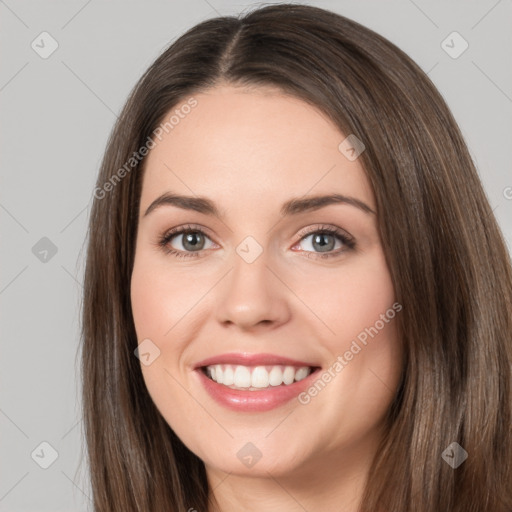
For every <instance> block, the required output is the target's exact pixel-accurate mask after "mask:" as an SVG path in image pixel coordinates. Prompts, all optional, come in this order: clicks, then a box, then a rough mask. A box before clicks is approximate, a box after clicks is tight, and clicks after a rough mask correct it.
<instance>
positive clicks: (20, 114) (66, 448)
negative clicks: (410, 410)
mask: <svg viewBox="0 0 512 512" xmlns="http://www.w3.org/2000/svg"><path fill="white" fill-rule="evenodd" d="M267 3H276V2H267ZM305 3H309V4H312V5H316V6H319V7H325V8H327V9H331V10H333V11H335V12H338V13H340V14H343V15H345V16H347V17H349V18H352V19H354V20H356V21H358V22H360V23H362V24H363V25H365V26H367V27H369V28H371V29H373V30H375V31H377V32H379V33H380V34H382V35H384V36H385V37H387V38H388V39H390V40H391V41H392V42H393V43H395V44H396V45H398V46H399V47H400V48H402V49H403V50H404V51H405V52H407V53H408V54H409V55H410V56H411V57H412V58H413V59H414V60H415V61H416V62H417V63H418V64H419V65H420V66H421V67H422V68H423V69H424V70H425V71H427V72H428V73H429V76H430V77H431V79H432V80H433V82H434V83H435V84H436V86H437V87H438V88H439V90H440V92H441V93H442V95H443V96H444V97H445V99H446V101H447V103H448V105H449V106H450V107H451V109H452V111H453V113H454V115H455V118H456V119H457V121H458V122H459V124H460V126H461V129H462V132H463V134H464V136H465V137H466V141H467V143H468V145H469V147H470V150H471V153H472V155H473V157H474V159H475V161H476V164H477V166H478V169H479V172H480V176H481V179H482V182H483V184H484V187H485V189H486V192H487V194H488V197H489V201H490V204H491V206H492V208H494V212H495V215H496V217H497V219H498V222H499V223H500V225H501V227H502V230H503V232H504V235H505V237H506V240H507V244H508V247H509V249H510V247H511V242H512V215H511V213H512V200H511V199H512V188H510V187H512V173H511V171H510V163H511V160H512V159H511V142H512V139H511V132H512V130H511V124H512V123H511V115H510V113H511V104H512V99H511V98H512V92H511V89H512V87H511V82H512V77H511V67H510V62H511V61H510V49H511V48H512V41H511V39H512V33H511V31H510V26H511V21H512V5H511V1H510V0H509V1H506V0H501V1H496V0H479V1H476V0H472V1H468V0H465V1H462V0H458V1H455V0H451V1H446V0H444V1H426V0H414V1H413V0H394V1H386V2H384V1H382V0H376V1H369V0H363V1H327V0H326V1H317V2H305ZM258 4H259V3H257V2H250V1H248V2H241V3H239V2H228V1H225V0H208V1H207V0H191V1H188V2H184V1H180V2H171V1H157V0H152V1H146V2H143V1H142V0H138V1H126V0H124V1H119V0H118V1H108V2H107V1H102V0H89V1H86V0H85V1H80V2H77V1H69V0H66V1H46V2H41V1H40V0H38V1H25V2H16V1H15V0H5V1H3V0H0V20H1V21H0V22H1V30H0V39H1V48H2V50H3V55H2V68H1V70H0V101H1V108H2V124H1V130H2V132H1V141H2V151H1V158H2V165H1V169H2V180H3V183H2V187H1V189H0V223H1V229H2V262H1V267H0V268H1V274H0V301H1V308H2V317H1V320H2V326H1V343H2V358H1V368H0V375H1V379H2V387H1V390H2V395H1V400H0V428H1V437H0V439H1V445H0V446H1V448H0V449H1V452H0V460H1V461H2V463H1V468H0V510H1V511H10V512H14V511H16V512H18V511H20V512H21V511H34V512H35V511H37V512H45V511H78V510H80V511H82V510H91V502H90V498H89V496H91V492H90V486H89V480H88V476H87V465H86V463H85V462H83V463H82V466H80V459H81V449H82V446H83V444H82V439H83V437H82V436H83V433H82V423H81V412H80V396H79V393H80V371H79V366H78V362H79V360H78V358H77V355H78V346H79V345H78V343H79V306H80V295H81V291H82V284H81V282H82V275H83V267H84V261H83V250H84V240H85V236H86V227H87V219H88V215H89V212H90V205H91V198H92V191H93V188H94V183H95V179H96V174H97V172H98V168H99V165H100V161H101V157H102V154H103V151H104V149H105V144H106V141H107V138H108V135H109V133H110V130H111V128H112V126H113V123H114V121H115V119H116V114H118V113H119V112H120V109H121V107H122V105H123V103H124V101H125V99H126V97H127V95H128V93H129V91H130V90H131V88H132V87H133V86H134V85H135V83H136V81H137V80H138V78H139V77H140V76H141V75H142V73H143V71H144V70H145V69H146V68H147V67H148V66H149V65H150V64H151V62H152V61H153V60H154V58H156V56H157V55H159V54H160V53H161V51H162V50H163V49H164V48H165V47H167V46H168V45H169V43H170V42H171V41H173V40H175V39H176V38H177V37H178V36H179V35H181V34H182V33H183V32H184V31H185V30H186V29H188V28H190V27H192V26H193V25H195V24H196V23H198V22H200V21H202V20H204V19H207V18H211V17H214V16H217V15H228V14H233V13H238V12H240V11H242V10H243V9H244V8H246V7H247V6H250V5H258ZM44 31H46V32H48V33H49V34H51V36H52V37H53V38H54V39H55V40H56V41H57V43H58V45H59V46H58V49H57V50H56V51H55V52H54V53H53V54H52V55H50V56H49V57H48V58H46V59H43V58H42V57H41V56H40V55H39V54H38V53H36V51H35V50H34V49H33V48H32V47H31V44H32V42H33V41H34V40H35V43H34V44H39V47H43V46H44V49H45V51H47V50H48V49H49V48H50V41H49V39H44V41H43V42H41V37H39V35H40V34H41V32H44ZM453 31H457V32H458V33H460V35H461V36H462V37H463V38H464V39H465V40H466V41H467V42H468V44H469V47H468V49H467V50H466V51H465V52H464V53H463V54H462V55H460V56H459V57H458V58H452V57H451V56H450V55H448V54H447V53H446V51H445V50H444V49H443V47H442V46H441V43H442V41H443V40H445V39H446V37H447V36H448V35H449V34H451V33H452V32H453ZM44 37H47V36H44ZM452 41H453V42H452ZM446 44H448V45H450V46H452V47H453V48H452V49H451V50H450V51H452V52H454V51H457V49H460V48H461V46H460V44H461V41H460V40H456V39H455V40H453V38H452V39H448V42H447V43H445V45H446ZM42 50H43V48H41V49H40V51H42ZM439 143H440V144H442V143H443V141H442V140H440V141H439ZM44 237H46V238H47V239H49V240H46V239H44V240H42V241H41V239H42V238H44ZM475 243H476V244H478V243H481V242H480V241H479V240H475ZM34 246H35V248H34ZM52 248H53V252H55V249H56V250H57V252H56V253H55V254H53V252H52ZM44 251H47V252H46V253H45V252H44ZM42 442H46V443H49V445H51V447H53V450H55V451H56V453H58V458H57V459H56V460H55V461H54V462H53V463H52V464H51V465H50V466H49V467H48V468H47V469H43V468H42V467H41V465H45V464H49V463H50V462H52V461H53V458H52V448H50V447H49V446H47V445H43V446H41V443H42ZM80 467H81V468H82V469H81V471H79V468H80Z"/></svg>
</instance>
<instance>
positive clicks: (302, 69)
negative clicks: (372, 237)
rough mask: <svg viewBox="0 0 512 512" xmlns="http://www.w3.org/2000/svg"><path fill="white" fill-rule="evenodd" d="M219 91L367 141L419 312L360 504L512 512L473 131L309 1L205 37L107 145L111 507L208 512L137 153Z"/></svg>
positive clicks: (224, 22) (94, 372) (87, 353)
mask: <svg viewBox="0 0 512 512" xmlns="http://www.w3.org/2000/svg"><path fill="white" fill-rule="evenodd" d="M219 83H229V84H232V85H237V86H245V87H258V86H271V87H277V88H279V89H280V90H281V91H283V92H285V93H287V94H290V95H293V96H295V97H297V98H300V99H302V100H304V101H306V102H308V103H310V104H312V105H314V106H315V107H316V108H318V109H319V110H320V111H322V112H323V113H325V114H326V115H327V116H329V118H330V119H332V121H333V122H334V123H335V125H336V126H337V127H339V129H340V131H341V133H343V134H345V135H348V134H354V135H356V137H357V138H358V139H360V140H361V141H363V143H364V145H365V147H366V150H365V151H364V152H363V153H362V154H361V156H360V161H361V163H362V165H363V167H364V169H365V171H366V174H367V176H368V179H369V180H370V183H371V185H372V187H373V191H374V194H375V197H376V202H377V210H378V223H379V224H378V225H379V230H380V234H381V239H382V243H383V246H384V251H385V254H386V258H387V261H388V265H389V269H390V272H391V277H392V280H393V283H394V288H395V293H396V300H397V301H398V302H399V303H400V304H402V305H403V311H402V313H401V315H400V317H399V318H398V317H397V321H398V322H399V323H398V327H399V332H400V341H401V343H402V345H403V350H404V354H405V357H404V361H405V363H404V368H403V374H402V381H401V384H400V386H399V388H398V390H397V393H396V396H395V399H394V401H393V403H392V406H391V407H390V409H389V414H388V417H387V419H388V423H387V425H388V428H387V434H386V436H385V437H384V439H383V441H382V445H381V447H380V449H379V450H378V452H377V454H376V456H375V460H374V464H373V466H372V469H371V474H370V475H369V477H368V483H367V487H366V491H365V494H364V497H363V498H364V499H363V502H362V505H361V509H360V510H362V511H374V510H382V511H384V512H410V511H412V510H414V511H415V512H439V511H443V512H483V511H493V512H505V511H506V512H510V511H511V510H512V491H511V487H512V486H511V479H512V477H511V464H512V433H511V421H512V404H511V401H512V398H511V396H512V394H511V365H512V344H511V336H512V334H511V333H512V272H511V262H510V256H509V254H508V252H507V249H506V246H505V244H504V242H503V238H502V235H501V233H500V230H499V228H498V226H497V223H496V220H495V218H494V216H493V213H492V211H491V209H490V207H489V204H488V201H487V198H486V195H485V193H484V191H483V189H482V185H481V182H480V180H479V177H478V175H477V171H476V169H475V166H474V164H473V162H472V160H471V157H470V155H469V153H468V149H467V147H466V145H465V142H464V140H463V138H462V136H461V133H460V131H459V128H458V127H457V124H456V122H455V120H454V119H453V117H452V115H451V113H450V110H449V108H448V107H447V105H446V104H445V102H444V100H443V99H442V97H441V96H440V94H439V93H438V92H437V90H436V88H435V87H434V85H433V84H432V82H431V81H430V80H429V78H428V77H427V76H426V75H425V73H424V72H423V71H422V70H421V69H420V68H419V67H418V66H417V65H416V64H415V63H414V62H413V61H412V60H411V59H410V58H409V57H408V56H407V55H406V54H405V53H404V52H402V51H401V50H400V49H398V48H397V47H396V46H394V45H393V44H391V43H390V42H389V41H387V40H386V39H384V38H383V37H381V36H379V35H378V34H376V33H375V32H373V31H371V30H369V29H367V28H365V27H363V26H361V25H359V24H358V23H356V22H354V21H351V20H349V19H347V18H344V17H342V16H339V15H337V14H335V13H332V12H329V11H326V10H323V9H320V8H316V7H312V6H306V5H292V4H280V5H272V6H267V7H264V8H260V9H257V10H254V11H252V12H249V13H246V14H245V15H243V16H240V17H219V18H215V19H210V20H207V21H205V22H202V23H200V24H198V25H196V26H195V27H193V28H192V29H190V30H189V31H188V32H186V33H185V34H184V35H183V36H181V37H180V38H179V39H178V40H177V41H176V42H174V43H173V44H172V45H171V46H170V47H169V48H168V49H167V50H166V51H165V52H164V53H163V54H162V55H161V56H160V57H158V58H157V60H156V61H155V62H154V63H153V64H152V65H151V67H150V68H149V69H148V70H147V71H146V73H145V74H144V75H143V77H142V78H141V79H140V81H139V82H138V84H137V85H136V87H135V88H134V90H133V91H132V93H131V95H130V97H129V99H128V101H127V103H126V105H125V107H124V109H123V111H122V112H121V115H120V117H119V120H118V122H117V124H116V125H115V127H114V129H113V132H112V134H111V137H110V139H109V141H108V146H107V149H106V152H105V156H104V159H103V162H102V166H101V170H100V173H99V176H98V181H97V188H96V190H95V199H94V203H93V207H92V212H91V216H90V224H89V232H88V249H87V261H86V271H85V272H86V275H85V285H84V297H83V317H82V343H83V345H82V373H83V411H84V425H85V435H86V442H87V451H88V462H89V466H90V475H91V485H92V490H93V497H94V507H95V511H97V512H107V511H108V512H112V511H122V512H130V511H144V512H150V511H151V512H163V511H166V512H169V511H176V512H177V511H179V512H185V511H188V510H189V509H191V508H195V509H196V510H198V511H205V510H208V507H209V503H210V500H211V493H210V492H209V489H208V484H207V480H206V473H205V468H204V464H203V462H202V461H201V460H200V459H199V458H198V457H197V456H196V455H195V454H193V453H192V452H191V451H190V450H189V449H188V448H187V447H186V446H184V445H183V443H182V442H181V441H180V439H179V438H178V437H177V436H176V435H175V434H174V432H173V431H172V429H171V428H170V427H169V425H168V424H167V423H166V422H165V420H164V419H163V418H162V416H161V415H160V413H159V412H158V410H157V409H156V407H155V405H154V404H153V402H152V400H151V398H150V396H149V394H148V392H147V389H146V387H145V384H144V381H143V378H142V373H141V369H140V362H139V360H138V359H137V358H136V357H135V356H134V349H135V348H136V347H137V342H138V340H137V337H136V333H135V328H134V323H133V318H132V311H131V303H130V278H131V272H132V268H133V261H134V250H135V237H136V233H137V217H138V210H139V199H140V193H141V184H142V177H143V164H144V161H145V160H144V158H140V157H139V158H137V159H136V161H135V160H130V159H131V158H133V155H134V154H138V152H139V150H140V148H141V147H143V146H144V145H147V141H148V138H150V137H154V132H155V130H156V129H157V127H158V126H159V124H160V123H161V122H162V120H164V119H165V116H166V115H168V114H169V111H170V110H171V109H172V108H173V107H175V106H176V105H177V104H178V103H180V102H182V101H186V100H187V99H189V98H191V97H192V95H193V94H197V93H199V92H201V91H204V90H207V89H209V88H211V87H214V86H215V85H217V84H219ZM127 162H131V163H130V165H129V166H127ZM121 169H124V172H122V171H121ZM139 341H141V340H139ZM452 442H457V443H458V444H459V445H461V446H462V447H463V448H464V450H465V451H466V452H467V453H468V457H467V459H466V460H465V461H464V462H463V463H462V464H461V465H460V466H459V467H457V468H453V467H451V466H450V465H449V464H448V463H447V462H445V460H444V459H443V457H442V454H443V452H444V451H445V449H446V448H447V447H448V446H449V445H451V443H452ZM311 492H312V493H314V492H315V490H314V489H312V490H311Z"/></svg>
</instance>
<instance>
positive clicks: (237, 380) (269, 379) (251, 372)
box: [206, 364, 311, 391]
mask: <svg viewBox="0 0 512 512" xmlns="http://www.w3.org/2000/svg"><path fill="white" fill-rule="evenodd" d="M310 373H311V368H309V367H307V366H304V367H300V368H295V367H293V366H281V365H275V366H253V367H251V366H242V365H230V364H226V365H221V364H216V365H214V366H208V367H207V368H206V374H207V375H208V377H210V378H211V379H212V380H214V381H215V382H217V383H218V384H224V385H225V386H228V387H231V388H233V389H237V388H240V389H246V390H247V389H248V390H249V391H255V390H258V389H264V388H268V387H270V386H281V385H282V384H284V385H285V386H288V385H290V384H293V383H294V382H297V381H299V380H302V379H305V378H306V377H307V376H308V375H309V374H310Z"/></svg>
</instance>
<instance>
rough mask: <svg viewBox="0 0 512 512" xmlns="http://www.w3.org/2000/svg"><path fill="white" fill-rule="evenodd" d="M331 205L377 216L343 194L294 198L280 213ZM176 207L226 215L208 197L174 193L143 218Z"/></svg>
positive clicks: (158, 200)
mask: <svg viewBox="0 0 512 512" xmlns="http://www.w3.org/2000/svg"><path fill="white" fill-rule="evenodd" d="M331 204H347V205H350V206H354V207H355V208H358V209H359V210H362V211H363V212H364V213H368V214H372V213H373V214H375V211H374V210H372V209H371V208H370V207H369V206H368V205H367V204H366V203H364V202H363V201H361V200H360V199H357V198H355V197H350V196H345V195H342V194H329V195H317V196H308V197H300V198H293V199H290V200H288V201H286V202H285V203H283V205H282V206H281V210H280V213H281V215H282V216H283V217H287V216H290V215H298V214H300V213H305V212H311V211H314V210H318V209H320V208H324V207H325V206H329V205H331ZM166 205H169V206H175V207H177V208H181V209H183V210H193V211H196V212H199V213H203V214H205V215H212V216H214V217H217V218H218V219H222V218H224V217H225V213H222V212H221V211H220V210H219V209H218V208H217V206H216V205H215V203H214V202H213V201H211V200H210V199H208V198H206V197H200V196H184V195H180V194H174V193H172V192H166V193H164V194H162V195H161V196H159V197H158V198H156V199H155V200H154V201H153V202H152V203H151V204H150V205H149V207H148V209H147V210H146V212H145V213H144V215H143V217H147V216H148V215H149V214H150V213H151V212H153V211H155V210H156V209H157V208H160V207H162V206H166Z"/></svg>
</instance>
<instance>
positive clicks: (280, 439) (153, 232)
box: [131, 86, 401, 476]
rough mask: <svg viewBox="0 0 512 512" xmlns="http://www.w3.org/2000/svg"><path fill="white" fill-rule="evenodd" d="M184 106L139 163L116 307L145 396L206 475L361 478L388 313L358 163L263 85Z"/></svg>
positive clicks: (371, 447)
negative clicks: (135, 207)
mask: <svg viewBox="0 0 512 512" xmlns="http://www.w3.org/2000/svg"><path fill="white" fill-rule="evenodd" d="M194 98H195V100H196V102H197V104H195V106H194V107H193V108H182V106H183V105H186V104H187V100H188V98H187V99H186V100H185V101H184V102H183V103H182V104H181V106H180V105H178V106H176V107H175V108H174V109H173V112H174V111H175V110H178V115H177V117H175V119H174V122H173V124H172V129H170V130H169V129H168V133H165V132H164V136H163V137H161V141H160V140H158V138H155V139H154V141H155V143H156V145H155V146H154V147H153V148H152V149H151V151H150V153H149V154H148V157H147V160H146V170H145V176H144V180H143V187H142V195H141V202H140V211H139V226H138V234H137V245H136V255H135V264H134V269H133V275H132V281H131V300H132V308H133V315H134V321H135V327H136V331H137V338H138V343H139V344H140V343H143V344H142V345H141V347H140V353H141V354H143V355H141V356H140V358H141V369H142V373H143V376H144V380H145V383H146V385H147V388H148V391H149V393H150V395H151V397H152V399H153V401H154V403H155V405H156V407H157V408H158V409H159V411H160V413H161V414H162V416H163V417H164V418H165V420H166V421H167V423H168V424H169V425H170V427H171V428H172V429H173V430H174V431H175V432H176V434H177V435H178V436H179V437H180V438H181V439H182V441H183V442H184V443H185V445H187V446H188V448H189V449H190V450H191V451H193V452H194V453H195V454H197V455H198V456H199V457H200V458H201V459H202V460H203V461H204V462H205V464H206V468H207V470H208V471H209V474H220V472H230V473H233V474H239V475H243V474H248V475H249V474H250V475H252V476H258V475H259V476H268V474H269V473H270V474H271V475H273V476H278V475H281V476H285V475H293V474H294V475H296V476H297V475H300V474H304V475H305V474H306V473H307V472H310V471H313V470H314V471H316V474H318V475H320V474H321V473H322V472H327V471H328V472H329V474H330V475H333V474H335V473H341V472H343V471H347V468H349V467H350V468H356V471H363V470H366V469H368V465H369V463H370V458H371V456H373V454H374V452H375V450H376V448H377V443H378V441H379V440H380V437H381V435H382V428H381V427H382V426H383V419H384V416H385V414H386V411H387V409H388V407H389V405H390V403H391V401H392V398H393V395H394V393H395V390H396V388H397V385H398V382H399V374H400V369H401V352H400V350H399V344H398V340H397V335H396V325H395V324H396V319H395V320H393V317H395V316H396V315H398V314H399V310H400V309H401V305H399V304H397V303H395V298H394V290H393V285H392V282H391V278H390V273H389V270H388V267H387V264H386V260H385V257H384V254H383V249H382V246H381V243H380V239H379V234H378V231H377V218H376V214H375V213H374V212H375V211H376V206H375V200H374V197H373V193H372V190H371V187H370V185H369V182H368V181H367V178H366V176H365V174H364V172H363V168H362V166H361V165H360V163H359V160H358V159H357V158H355V157H356V156H357V152H355V151H352V150H350V148H348V146H347V142H345V143H344V144H342V145H341V149H340V143H342V141H344V139H345V138H346V135H348V134H345V135H344V134H341V133H340V132H339V131H338V129H337V128H336V127H335V126H334V125H333V124H332V123H331V122H330V121H329V120H328V119H327V118H326V117H325V116H324V115H322V114H321V113H319V111H317V110H316V109H315V108H313V107H312V106H310V105H308V104H306V103H305V102H302V101H300V100H298V99H295V98H292V97H290V96H287V95H284V94H282V93H279V92H276V91H271V90H269V89H259V90H256V91H254V90H253V91H249V90H245V89H244V90H242V89H239V88H233V87H230V86H222V87H220V86H219V87H216V88H214V89H211V90H209V91H208V92H207V93H201V94H197V95H195V96H194ZM192 103H193V102H192ZM192 103H189V105H190V104H192ZM170 115H171V113H169V116H170ZM169 116H167V117H166V119H167V118H168V117H169ZM168 126H169V125H168ZM159 133H160V132H159ZM347 148H348V149H347ZM356 149H357V148H356ZM164 194H167V195H168V196H170V195H171V194H172V195H174V196H187V198H188V199H180V200H175V201H171V200H170V199H169V200H168V201H165V200H162V199H160V201H159V202H157V203H154V201H157V200H158V199H159V198H161V197H162V196H163V195H164ZM334 195H338V198H342V196H343V197H345V198H348V199H347V200H341V201H334V200H318V201H316V202H315V201H313V200H312V198H314V197H315V198H316V197H321V196H322V197H323V196H329V197H331V196H334ZM151 205H153V207H151ZM148 209H149V211H148ZM176 228H185V229H187V230H189V231H190V232H189V233H188V234H187V233H185V234H174V235H172V236H170V237H168V238H167V240H164V242H163V245H159V242H160V240H161V239H162V238H165V235H166V234H167V233H168V232H169V231H170V230H172V229H176ZM325 230H332V231H333V232H328V231H325ZM169 251H176V253H177V254H173V253H172V252H169ZM207 374H208V375H209V376H208V375H207ZM212 377H215V379H216V380H217V381H219V382H216V381H214V380H212Z"/></svg>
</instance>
